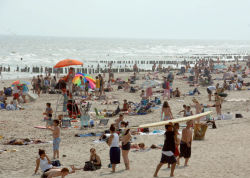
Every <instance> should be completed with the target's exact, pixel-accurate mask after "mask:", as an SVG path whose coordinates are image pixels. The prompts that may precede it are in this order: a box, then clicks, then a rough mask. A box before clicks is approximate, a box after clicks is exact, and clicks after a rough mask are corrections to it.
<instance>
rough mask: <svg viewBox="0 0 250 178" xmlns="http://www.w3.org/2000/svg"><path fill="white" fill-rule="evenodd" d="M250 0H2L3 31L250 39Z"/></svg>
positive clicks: (11, 33) (9, 32) (41, 34)
mask: <svg viewBox="0 0 250 178" xmlns="http://www.w3.org/2000/svg"><path fill="white" fill-rule="evenodd" d="M249 8H250V0H0V34H3V35H33V36H67V37H90V38H92V37H94V38H99V37H100V38H145V39H154V38H156V39H207V40H214V39H228V40H250V10H249Z"/></svg>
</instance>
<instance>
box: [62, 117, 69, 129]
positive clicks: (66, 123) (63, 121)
mask: <svg viewBox="0 0 250 178" xmlns="http://www.w3.org/2000/svg"><path fill="white" fill-rule="evenodd" d="M62 127H71V118H63V119H62Z"/></svg>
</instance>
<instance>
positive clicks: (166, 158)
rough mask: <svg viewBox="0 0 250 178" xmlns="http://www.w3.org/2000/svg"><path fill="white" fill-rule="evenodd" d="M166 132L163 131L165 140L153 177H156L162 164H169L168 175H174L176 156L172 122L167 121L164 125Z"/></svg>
mask: <svg viewBox="0 0 250 178" xmlns="http://www.w3.org/2000/svg"><path fill="white" fill-rule="evenodd" d="M165 128H166V132H165V134H164V135H165V141H164V145H163V148H162V156H161V161H160V163H159V164H158V166H157V168H156V170H155V173H154V177H157V175H158V172H159V170H160V169H161V167H162V166H163V165H164V164H167V163H168V164H171V173H170V177H173V176H174V170H175V165H176V158H175V156H174V153H175V149H176V146H175V132H174V130H173V124H172V123H169V124H167V125H165Z"/></svg>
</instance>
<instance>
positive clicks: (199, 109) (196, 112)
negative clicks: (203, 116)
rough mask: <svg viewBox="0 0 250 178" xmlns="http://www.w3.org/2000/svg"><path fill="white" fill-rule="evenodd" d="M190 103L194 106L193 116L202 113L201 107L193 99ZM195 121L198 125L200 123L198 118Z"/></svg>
mask: <svg viewBox="0 0 250 178" xmlns="http://www.w3.org/2000/svg"><path fill="white" fill-rule="evenodd" d="M192 101H193V103H194V106H195V114H200V113H201V112H202V105H201V104H200V103H199V102H198V100H197V99H195V98H194V99H193V100H192ZM196 121H197V123H198V124H199V123H200V118H198V119H197V120H196Z"/></svg>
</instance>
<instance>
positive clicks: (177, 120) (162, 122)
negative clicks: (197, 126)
mask: <svg viewBox="0 0 250 178" xmlns="http://www.w3.org/2000/svg"><path fill="white" fill-rule="evenodd" d="M211 113H212V111H207V112H203V113H201V114H196V115H192V116H188V117H182V118H178V119H172V120H167V121H161V122H154V123H150V124H142V125H139V126H137V127H132V128H148V127H158V126H163V125H166V124H168V123H170V122H172V123H173V124H174V123H179V122H187V121H190V120H194V119H198V118H200V117H204V116H207V115H209V114H211Z"/></svg>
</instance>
